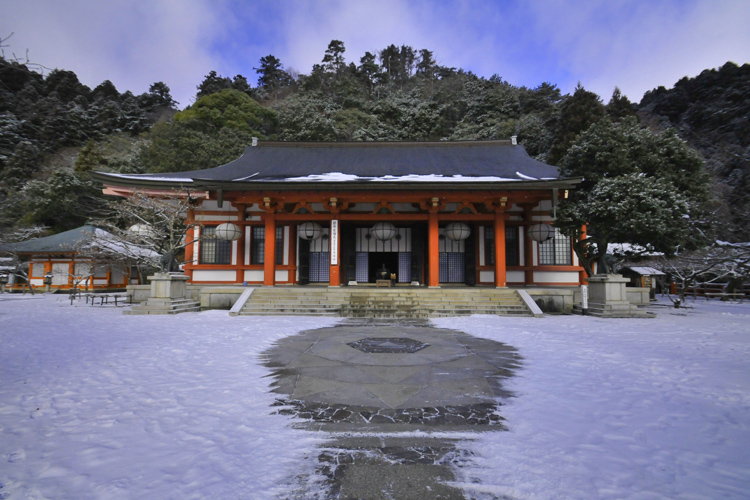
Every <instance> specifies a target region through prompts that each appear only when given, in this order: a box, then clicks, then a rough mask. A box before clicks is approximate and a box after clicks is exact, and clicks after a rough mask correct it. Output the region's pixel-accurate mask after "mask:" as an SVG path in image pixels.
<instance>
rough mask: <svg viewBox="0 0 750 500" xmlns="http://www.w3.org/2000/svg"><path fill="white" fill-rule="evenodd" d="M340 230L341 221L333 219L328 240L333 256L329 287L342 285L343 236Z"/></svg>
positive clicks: (329, 270) (330, 253)
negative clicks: (341, 253) (341, 255)
mask: <svg viewBox="0 0 750 500" xmlns="http://www.w3.org/2000/svg"><path fill="white" fill-rule="evenodd" d="M339 228H340V225H339V221H338V220H337V219H333V220H332V221H331V227H330V230H329V238H328V244H329V245H330V247H329V249H328V252H329V255H330V256H331V262H330V267H329V269H328V286H339V285H341V278H340V277H339V271H340V269H341V259H340V255H339V252H340V251H341V235H340V234H339Z"/></svg>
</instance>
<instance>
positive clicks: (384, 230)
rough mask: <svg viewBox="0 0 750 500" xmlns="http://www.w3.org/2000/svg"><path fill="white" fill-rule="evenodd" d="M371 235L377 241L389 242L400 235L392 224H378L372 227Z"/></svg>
mask: <svg viewBox="0 0 750 500" xmlns="http://www.w3.org/2000/svg"><path fill="white" fill-rule="evenodd" d="M370 234H371V235H372V237H373V238H375V239H376V240H380V241H387V240H390V239H391V238H393V237H394V236H396V234H398V229H396V226H394V225H393V224H391V223H390V222H378V223H377V224H375V225H374V226H372V228H371V229H370Z"/></svg>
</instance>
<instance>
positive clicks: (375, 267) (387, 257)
mask: <svg viewBox="0 0 750 500" xmlns="http://www.w3.org/2000/svg"><path fill="white" fill-rule="evenodd" d="M368 264H369V265H368V266H367V271H368V273H367V277H368V278H369V279H368V281H369V282H370V283H375V279H376V274H375V273H377V272H378V271H380V270H381V269H382V268H383V264H385V268H386V269H387V270H388V272H389V273H398V252H370V253H369V263H368Z"/></svg>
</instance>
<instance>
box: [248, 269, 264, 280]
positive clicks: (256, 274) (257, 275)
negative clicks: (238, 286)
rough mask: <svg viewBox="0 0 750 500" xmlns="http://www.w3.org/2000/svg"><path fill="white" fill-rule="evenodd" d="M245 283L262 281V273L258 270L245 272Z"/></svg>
mask: <svg viewBox="0 0 750 500" xmlns="http://www.w3.org/2000/svg"><path fill="white" fill-rule="evenodd" d="M245 281H263V271H262V270H260V269H253V270H250V271H245Z"/></svg>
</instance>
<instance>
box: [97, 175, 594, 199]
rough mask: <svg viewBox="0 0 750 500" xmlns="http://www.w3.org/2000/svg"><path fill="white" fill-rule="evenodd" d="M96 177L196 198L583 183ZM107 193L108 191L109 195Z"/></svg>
mask: <svg viewBox="0 0 750 500" xmlns="http://www.w3.org/2000/svg"><path fill="white" fill-rule="evenodd" d="M93 177H94V178H95V179H96V180H98V181H99V182H101V183H102V184H104V185H105V186H106V187H107V188H108V189H109V190H111V191H116V192H112V193H111V194H121V195H126V194H127V192H128V191H133V190H143V191H149V192H152V193H153V192H162V193H163V194H168V193H170V192H175V191H182V192H187V191H190V192H191V193H192V194H196V195H197V194H199V193H201V194H202V193H205V192H206V191H215V190H218V189H221V190H222V191H225V192H228V191H299V190H306V191H309V190H320V191H331V190H338V191H435V190H440V191H466V190H477V189H482V190H487V189H493V190H506V191H519V190H529V189H554V188H559V189H573V188H575V186H576V185H578V184H579V183H580V182H581V181H582V180H583V179H582V178H580V177H571V178H561V179H540V180H519V181H496V182H492V181H476V182H475V181H467V180H464V181H456V182H451V181H437V182H430V181H418V182H415V181H374V180H367V181H340V182H335V181H334V182H326V181H307V182H296V181H260V180H259V181H252V182H237V181H231V182H217V181H215V180H210V179H190V180H189V182H187V181H186V180H183V179H180V180H167V179H163V178H162V179H159V180H156V179H150V178H132V177H129V178H123V177H120V176H111V175H108V174H104V173H101V172H95V173H94V174H93ZM106 191H107V189H105V192H106Z"/></svg>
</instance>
